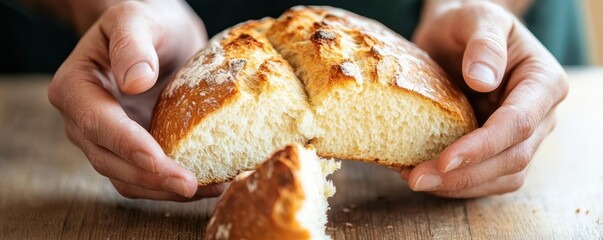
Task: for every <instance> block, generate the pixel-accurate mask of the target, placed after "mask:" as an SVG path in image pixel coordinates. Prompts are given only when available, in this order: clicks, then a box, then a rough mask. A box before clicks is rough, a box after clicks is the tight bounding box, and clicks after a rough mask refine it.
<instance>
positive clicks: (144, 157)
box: [133, 152, 159, 173]
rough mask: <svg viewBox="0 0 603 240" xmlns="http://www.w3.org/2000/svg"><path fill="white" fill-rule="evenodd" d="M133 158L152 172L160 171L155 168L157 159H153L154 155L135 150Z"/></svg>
mask: <svg viewBox="0 0 603 240" xmlns="http://www.w3.org/2000/svg"><path fill="white" fill-rule="evenodd" d="M133 158H134V162H135V163H136V164H137V165H138V166H140V167H142V168H143V169H144V170H147V171H150V172H152V173H159V172H157V171H156V170H155V161H153V157H151V156H150V155H148V154H146V153H143V152H135V153H134V155H133Z"/></svg>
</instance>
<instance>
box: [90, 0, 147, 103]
mask: <svg viewBox="0 0 603 240" xmlns="http://www.w3.org/2000/svg"><path fill="white" fill-rule="evenodd" d="M103 17H106V18H108V19H105V20H106V21H102V24H101V30H102V31H103V33H104V35H105V36H107V37H108V40H109V59H110V61H111V69H112V71H113V74H114V76H115V79H116V80H117V85H118V86H119V88H120V89H121V91H122V92H124V93H128V94H138V93H142V92H145V91H147V90H149V89H150V88H151V87H153V85H155V82H156V81H157V77H158V73H159V60H158V57H157V52H156V50H155V42H157V41H156V38H157V36H159V34H157V32H156V31H157V29H158V28H157V26H156V24H157V21H155V20H154V19H153V17H152V14H150V8H149V7H148V6H146V5H145V4H144V3H140V2H134V1H131V2H124V3H121V4H119V5H116V6H115V7H113V8H111V9H109V10H107V13H106V14H105V16H103ZM153 24H155V25H153Z"/></svg>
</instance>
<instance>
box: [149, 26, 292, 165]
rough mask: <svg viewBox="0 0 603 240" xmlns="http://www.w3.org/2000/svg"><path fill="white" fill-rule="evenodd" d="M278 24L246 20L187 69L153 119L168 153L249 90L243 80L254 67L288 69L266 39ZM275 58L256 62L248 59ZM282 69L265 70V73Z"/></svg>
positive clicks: (215, 40) (169, 89)
mask: <svg viewBox="0 0 603 240" xmlns="http://www.w3.org/2000/svg"><path fill="white" fill-rule="evenodd" d="M273 22H274V20H273V19H271V18H265V19H262V20H259V21H248V22H244V23H241V24H239V25H236V26H234V27H232V28H230V29H227V30H225V31H223V32H222V33H219V34H217V35H216V36H215V37H213V38H212V39H211V40H210V41H209V43H208V46H207V47H206V48H204V49H203V50H201V51H199V52H198V53H197V54H196V55H195V56H194V57H193V58H192V59H191V60H189V61H188V63H187V64H186V65H185V67H183V68H182V69H181V70H180V71H179V72H178V74H176V76H175V78H174V79H173V80H172V81H171V82H170V83H169V84H168V86H167V87H166V89H165V90H164V91H163V93H162V94H161V96H160V98H159V100H158V102H157V105H156V106H155V111H154V114H153V118H152V122H151V123H152V124H151V134H152V135H153V137H155V139H156V140H157V142H158V143H159V145H160V146H161V147H162V148H163V150H164V151H165V152H166V154H167V155H170V154H171V153H172V152H173V151H174V149H175V148H177V147H178V144H179V143H180V141H181V140H182V139H184V138H185V136H186V135H188V134H189V133H190V132H191V130H192V129H193V128H194V127H195V126H196V125H198V124H199V122H201V121H203V119H206V118H207V117H209V116H210V115H211V114H213V113H215V112H217V111H219V110H221V109H223V108H224V107H226V106H228V105H229V104H231V103H232V102H234V101H237V99H238V98H239V97H240V95H241V93H242V91H244V89H242V88H245V87H247V86H242V79H245V78H247V77H249V76H250V75H252V74H260V75H261V73H254V72H252V69H251V68H253V66H258V65H262V64H264V63H266V62H267V61H276V62H280V63H283V62H284V63H285V64H283V67H290V66H289V65H288V64H286V62H285V61H284V60H283V59H282V58H280V55H278V53H276V51H275V50H274V49H273V48H272V46H271V45H270V43H269V42H268V40H267V39H266V38H265V36H264V32H265V31H266V30H267V29H268V28H269V27H270V26H271V25H272V23H273ZM253 54H258V55H265V56H274V58H268V59H267V60H263V59H262V60H255V59H253V58H250V57H246V56H247V55H253ZM278 70H279V69H266V68H261V67H260V70H259V71H266V72H264V74H272V73H271V72H270V71H278Z"/></svg>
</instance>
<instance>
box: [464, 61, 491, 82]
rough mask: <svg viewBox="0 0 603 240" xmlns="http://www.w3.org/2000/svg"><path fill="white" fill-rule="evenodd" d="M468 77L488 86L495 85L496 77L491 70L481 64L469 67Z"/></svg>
mask: <svg viewBox="0 0 603 240" xmlns="http://www.w3.org/2000/svg"><path fill="white" fill-rule="evenodd" d="M469 77H471V78H473V79H475V80H478V81H480V82H483V83H485V84H488V85H494V84H496V75H495V74H494V71H493V70H492V68H490V67H488V66H487V65H486V64H483V63H474V64H471V66H470V67H469Z"/></svg>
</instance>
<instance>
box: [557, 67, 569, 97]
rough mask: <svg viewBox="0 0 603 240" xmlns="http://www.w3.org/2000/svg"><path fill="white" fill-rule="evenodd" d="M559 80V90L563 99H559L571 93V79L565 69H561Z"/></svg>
mask: <svg viewBox="0 0 603 240" xmlns="http://www.w3.org/2000/svg"><path fill="white" fill-rule="evenodd" d="M557 82H558V85H559V91H560V92H561V99H559V100H560V101H561V100H563V99H564V98H565V97H567V94H568V93H569V81H568V79H567V73H565V71H563V70H561V73H560V74H558V77H557Z"/></svg>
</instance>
